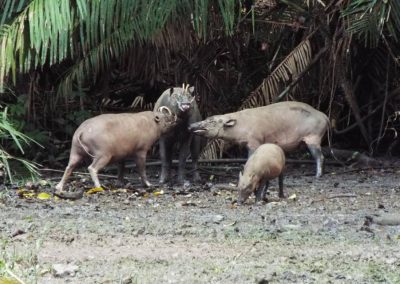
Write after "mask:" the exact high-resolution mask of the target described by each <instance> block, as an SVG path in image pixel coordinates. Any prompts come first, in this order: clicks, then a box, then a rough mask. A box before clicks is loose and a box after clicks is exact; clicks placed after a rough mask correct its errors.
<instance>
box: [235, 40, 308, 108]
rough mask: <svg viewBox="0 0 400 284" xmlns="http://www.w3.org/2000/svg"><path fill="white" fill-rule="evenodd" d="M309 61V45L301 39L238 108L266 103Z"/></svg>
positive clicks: (271, 100)
mask: <svg viewBox="0 0 400 284" xmlns="http://www.w3.org/2000/svg"><path fill="white" fill-rule="evenodd" d="M310 61H311V45H310V41H309V40H308V39H306V40H304V41H302V42H301V43H300V44H299V45H298V46H297V47H296V48H295V49H294V50H293V51H292V52H291V53H290V54H289V55H288V56H286V57H285V59H284V60H283V61H282V62H281V63H280V64H279V65H278V66H277V67H276V68H275V69H274V71H273V72H272V73H271V74H270V75H269V76H268V77H267V78H265V79H264V80H263V82H262V83H261V84H260V85H259V86H258V87H257V88H256V89H255V90H254V91H253V92H252V93H251V94H250V95H249V97H247V99H246V100H245V101H244V102H243V103H242V105H241V106H240V108H239V110H241V109H246V108H252V107H258V106H264V105H268V104H270V103H271V102H273V100H274V99H275V98H276V97H277V96H278V95H279V92H280V90H281V88H282V86H283V85H284V84H285V83H287V82H289V81H291V80H292V79H293V78H296V76H297V75H298V74H299V73H300V72H302V71H303V70H304V69H305V68H306V67H307V66H308V64H309V63H310Z"/></svg>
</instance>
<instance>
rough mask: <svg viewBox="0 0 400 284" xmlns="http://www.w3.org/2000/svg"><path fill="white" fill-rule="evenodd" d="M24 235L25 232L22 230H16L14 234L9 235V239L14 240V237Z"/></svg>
mask: <svg viewBox="0 0 400 284" xmlns="http://www.w3.org/2000/svg"><path fill="white" fill-rule="evenodd" d="M25 233H26V232H25V231H24V230H21V229H17V230H16V231H15V232H14V233H12V234H11V237H12V238H14V237H16V236H19V235H23V234H25Z"/></svg>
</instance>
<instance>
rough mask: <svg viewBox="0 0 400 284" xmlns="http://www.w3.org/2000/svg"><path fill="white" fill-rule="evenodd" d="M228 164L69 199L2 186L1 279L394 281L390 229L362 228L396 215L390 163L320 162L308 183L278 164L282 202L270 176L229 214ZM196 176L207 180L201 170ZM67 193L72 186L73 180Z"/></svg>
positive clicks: (398, 262)
mask: <svg viewBox="0 0 400 284" xmlns="http://www.w3.org/2000/svg"><path fill="white" fill-rule="evenodd" d="M229 167H231V166H227V171H225V170H224V171H221V170H218V171H217V172H218V173H219V174H221V173H222V175H219V174H217V175H214V178H213V180H212V181H209V182H208V184H206V185H204V186H201V187H192V186H189V187H186V188H184V187H181V188H178V187H174V188H158V187H156V188H155V189H154V191H155V192H150V193H146V192H145V191H144V190H143V189H141V188H140V187H136V186H133V189H132V187H131V189H129V190H124V189H120V190H106V191H104V192H99V193H95V194H91V195H87V194H85V195H84V196H83V198H82V199H79V200H75V201H69V200H60V199H54V197H52V198H51V199H48V200H39V199H37V198H34V197H32V198H28V197H23V198H21V197H18V195H17V191H16V189H14V188H12V187H8V188H7V189H3V190H2V191H1V194H0V228H1V232H0V273H1V274H0V275H2V276H3V278H0V279H3V280H4V277H8V278H9V277H10V275H11V274H15V276H17V277H19V278H20V279H21V280H23V281H24V282H25V283H154V282H155V281H157V282H158V283H377V282H382V283H400V226H398V225H397V226H396V224H392V226H389V225H379V224H375V223H368V222H367V223H365V222H366V218H365V217H366V216H371V217H372V218H373V220H376V219H377V218H378V217H377V216H378V215H380V216H381V217H382V216H384V218H385V216H386V215H385V214H400V210H399V208H400V183H399V182H400V172H399V171H398V170H397V169H396V168H386V169H378V170H371V169H369V170H361V171H359V170H355V171H349V170H348V169H344V168H339V167H333V166H327V167H326V172H327V174H326V175H325V176H324V177H323V178H321V179H318V180H316V179H315V178H314V177H313V176H312V175H311V174H312V173H313V172H314V166H313V165H305V166H300V165H289V166H288V169H287V174H286V179H285V189H286V194H287V195H288V196H290V199H285V200H279V199H278V198H277V181H274V182H272V183H271V193H270V195H269V202H267V203H265V204H254V198H252V199H250V200H249V201H248V202H247V204H246V205H244V206H241V207H237V206H235V204H232V202H233V201H234V200H235V199H236V194H235V192H234V190H232V189H229V188H228V187H227V186H226V187H225V188H224V185H220V183H225V185H226V184H227V183H229V182H233V183H234V182H236V178H235V176H237V169H235V168H231V169H229ZM209 171H210V170H209ZM211 171H213V170H211ZM224 173H225V174H226V175H225V174H224ZM230 174H231V175H232V177H231V176H229V175H230ZM53 177H54V176H53ZM135 177H136V176H135ZM47 178H49V177H46V176H44V179H45V180H48V179H47ZM85 178H86V179H87V177H86V176H85ZM203 178H204V179H205V180H209V179H210V174H209V173H206V172H203ZM150 179H151V180H152V181H154V182H155V181H156V180H157V177H156V176H154V175H153V176H150ZM52 180H54V183H55V182H56V181H58V177H54V179H52ZM103 180H104V179H103ZM213 184H219V185H218V186H215V185H213ZM73 186H75V187H82V185H81V182H80V181H79V179H78V182H76V183H75V184H73ZM86 186H87V188H90V182H88V183H86ZM37 191H38V192H41V191H47V192H50V191H51V184H45V182H42V187H41V188H39V189H38V190H37ZM396 216H398V215H395V217H394V218H397V217H396ZM395 223H396V222H395ZM0 282H1V281H0ZM15 283H17V282H15Z"/></svg>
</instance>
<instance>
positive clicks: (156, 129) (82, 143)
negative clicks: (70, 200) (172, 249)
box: [56, 107, 176, 192]
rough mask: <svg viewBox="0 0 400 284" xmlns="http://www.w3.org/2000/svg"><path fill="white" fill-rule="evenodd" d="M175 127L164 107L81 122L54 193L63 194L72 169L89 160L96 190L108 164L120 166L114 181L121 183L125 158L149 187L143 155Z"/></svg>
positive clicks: (173, 116)
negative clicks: (118, 163)
mask: <svg viewBox="0 0 400 284" xmlns="http://www.w3.org/2000/svg"><path fill="white" fill-rule="evenodd" d="M175 124H176V116H175V115H173V114H172V113H171V111H170V110H169V109H168V108H167V107H161V108H159V109H158V111H154V112H153V111H144V112H139V113H120V114H102V115H99V116H96V117H93V118H90V119H88V120H86V121H84V122H83V123H82V124H81V125H80V126H79V127H78V129H77V130H76V131H75V133H74V136H73V138H72V146H71V153H70V156H69V162H68V166H67V168H66V169H65V172H64V175H63V177H62V179H61V181H60V183H59V184H58V185H57V186H56V190H57V191H59V192H60V191H62V190H63V188H64V184H65V182H66V181H67V179H68V177H69V176H70V175H71V173H72V171H73V169H74V168H76V167H77V166H78V165H79V164H80V163H81V162H82V161H83V160H84V159H86V158H89V159H92V160H93V161H92V163H91V164H90V166H89V167H88V170H89V173H90V176H91V178H92V180H93V182H94V186H95V187H100V182H99V178H98V176H97V173H98V171H99V170H101V169H102V168H104V167H105V166H106V165H108V164H109V163H111V162H120V167H119V171H118V180H119V182H122V180H123V162H122V160H123V159H124V158H127V157H134V158H135V161H136V167H137V172H138V173H139V174H140V177H141V180H142V183H143V185H145V186H147V187H149V186H151V184H150V182H149V181H148V179H147V177H146V168H145V164H146V155H147V151H148V150H149V149H150V148H151V147H152V145H153V144H154V142H155V141H156V140H157V139H158V138H160V136H161V135H162V134H164V133H166V132H168V131H169V130H170V129H172V127H173V126H175Z"/></svg>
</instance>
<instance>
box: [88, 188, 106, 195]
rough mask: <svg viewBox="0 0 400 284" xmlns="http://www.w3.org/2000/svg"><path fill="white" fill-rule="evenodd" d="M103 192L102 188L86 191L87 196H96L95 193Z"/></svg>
mask: <svg viewBox="0 0 400 284" xmlns="http://www.w3.org/2000/svg"><path fill="white" fill-rule="evenodd" d="M103 191H104V188H102V187H93V188H91V189H89V190H88V191H86V194H94V193H97V192H103Z"/></svg>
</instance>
